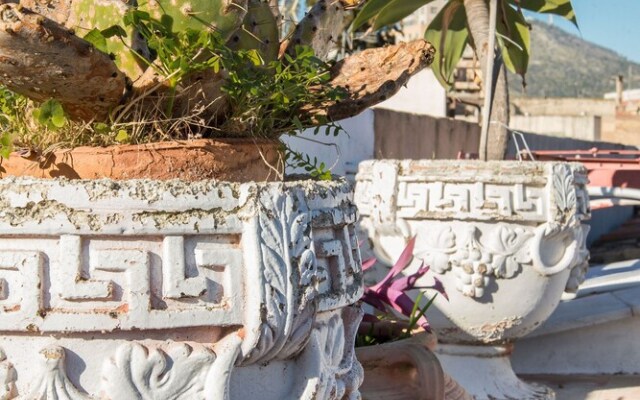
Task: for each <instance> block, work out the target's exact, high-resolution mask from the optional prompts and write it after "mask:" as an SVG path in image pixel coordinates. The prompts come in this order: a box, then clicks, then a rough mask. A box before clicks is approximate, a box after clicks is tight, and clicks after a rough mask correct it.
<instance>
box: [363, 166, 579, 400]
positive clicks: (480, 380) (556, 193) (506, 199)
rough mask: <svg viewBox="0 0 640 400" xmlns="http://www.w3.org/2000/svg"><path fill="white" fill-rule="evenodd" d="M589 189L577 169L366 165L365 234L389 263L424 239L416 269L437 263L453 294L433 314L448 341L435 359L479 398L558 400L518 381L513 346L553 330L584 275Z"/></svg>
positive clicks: (548, 392) (442, 337) (438, 299)
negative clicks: (564, 299)
mask: <svg viewBox="0 0 640 400" xmlns="http://www.w3.org/2000/svg"><path fill="white" fill-rule="evenodd" d="M586 183H587V178H586V170H585V169H584V168H583V167H582V166H580V165H579V164H568V163H551V162H549V163H540V162H518V161H500V162H482V161H427V160H416V161H411V160H404V161H395V160H380V161H365V162H363V163H361V164H360V167H359V172H358V175H357V184H356V195H355V202H356V204H357V205H358V207H359V210H360V213H361V216H362V220H361V228H362V229H363V230H364V231H365V232H366V233H367V234H368V236H369V239H370V244H371V246H372V247H373V250H374V251H375V252H376V254H377V256H378V257H380V258H382V259H386V260H389V261H390V260H394V259H396V257H397V256H398V255H399V254H400V252H401V251H402V249H403V248H404V242H405V241H406V240H408V239H409V238H410V237H412V236H416V245H415V249H414V256H415V259H414V263H413V267H414V268H417V267H418V266H419V264H420V263H421V262H424V263H425V264H426V265H429V266H431V271H432V272H433V273H434V274H435V276H436V277H437V278H438V279H439V280H441V281H442V282H443V284H444V287H445V289H446V291H447V294H448V296H449V301H447V300H446V299H445V298H444V297H442V296H438V297H436V300H435V303H434V305H435V307H432V308H431V309H429V314H428V318H429V320H430V322H431V324H432V327H433V329H434V330H435V332H436V333H437V335H438V339H439V340H440V342H441V344H440V345H439V346H438V348H437V349H436V350H435V352H436V354H437V355H438V357H439V359H440V361H441V363H442V365H443V368H444V370H445V372H447V373H449V374H451V375H452V376H453V378H454V379H456V380H457V381H458V382H460V384H461V385H462V386H463V387H464V388H465V389H466V390H467V391H469V392H470V393H471V394H472V395H474V396H475V397H476V398H477V399H507V398H508V399H552V398H554V397H555V395H554V393H553V391H552V390H551V389H549V388H546V387H543V386H541V385H536V384H528V383H525V382H523V381H521V380H520V379H519V378H518V377H516V375H515V373H514V372H513V370H512V369H511V364H510V361H509V354H510V351H511V346H512V342H513V341H515V340H517V339H518V338H520V337H522V336H524V335H526V334H527V333H529V332H531V331H532V330H534V329H535V328H536V327H537V326H539V325H540V324H541V323H542V322H544V321H545V320H546V319H547V318H548V317H549V315H550V314H551V312H552V311H553V310H554V309H555V308H556V306H557V305H558V303H559V301H560V298H561V296H562V293H563V292H564V291H565V289H569V290H575V289H577V286H578V285H579V283H581V281H582V280H583V279H584V272H585V270H586V267H587V265H588V264H587V261H588V251H587V250H586V248H585V239H586V235H587V232H588V227H587V226H586V225H582V224H581V222H582V221H583V220H585V219H588V218H589V216H590V210H589V203H588V196H587V192H586V190H585V185H586ZM411 271H412V270H411V268H409V269H408V270H407V273H410V272H411ZM422 279H426V280H428V279H429V278H428V277H426V278H422ZM430 283H431V282H429V284H430ZM420 284H421V283H420V282H418V283H417V286H420ZM425 284H427V282H426V281H425Z"/></svg>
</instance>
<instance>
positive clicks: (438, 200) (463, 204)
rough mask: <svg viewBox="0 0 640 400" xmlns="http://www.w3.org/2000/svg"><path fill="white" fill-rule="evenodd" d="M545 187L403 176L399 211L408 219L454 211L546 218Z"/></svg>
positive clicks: (485, 216)
mask: <svg viewBox="0 0 640 400" xmlns="http://www.w3.org/2000/svg"><path fill="white" fill-rule="evenodd" d="M544 190H545V189H544V187H536V186H527V185H524V184H514V185H499V184H489V183H483V182H474V183H467V184H461V183H447V182H419V181H412V180H411V179H410V178H406V177H400V178H398V197H397V211H396V212H397V216H398V217H399V218H405V219H412V218H425V217H431V218H444V217H445V216H447V215H448V214H455V215H456V217H457V218H460V219H465V218H469V219H488V218H494V217H496V216H503V217H510V218H513V217H517V218H520V219H523V220H527V221H546V219H547V209H546V205H545V202H544V201H543V200H542V199H543V193H544Z"/></svg>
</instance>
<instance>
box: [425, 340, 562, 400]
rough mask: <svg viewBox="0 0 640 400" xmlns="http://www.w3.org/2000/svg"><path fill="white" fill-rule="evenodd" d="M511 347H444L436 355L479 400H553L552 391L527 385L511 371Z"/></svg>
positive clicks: (449, 372)
mask: <svg viewBox="0 0 640 400" xmlns="http://www.w3.org/2000/svg"><path fill="white" fill-rule="evenodd" d="M510 354H511V346H510V345H507V346H466V345H456V344H440V345H438V347H437V348H436V355H437V356H438V359H439V360H440V363H441V364H442V367H443V369H444V370H445V371H446V372H447V373H448V374H449V375H451V376H452V377H453V378H454V379H455V380H457V381H458V383H460V385H461V386H462V387H464V388H465V389H466V390H467V391H468V392H469V393H470V394H471V395H472V396H474V398H475V399H476V400H489V399H491V400H498V399H500V400H503V399H504V400H508V399H518V400H533V399H536V400H538V399H539V400H543V399H544V400H553V399H555V398H556V395H555V393H554V391H553V390H551V388H548V387H546V386H544V385H540V384H537V383H526V382H524V381H522V380H521V379H520V378H518V377H517V376H516V374H515V372H513V369H512V368H511V361H510V360H509V355H510Z"/></svg>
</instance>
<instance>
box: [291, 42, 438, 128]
mask: <svg viewBox="0 0 640 400" xmlns="http://www.w3.org/2000/svg"><path fill="white" fill-rule="evenodd" d="M434 55H435V49H434V48H433V46H432V45H431V43H429V42H427V41H425V40H422V39H420V40H414V41H412V42H409V43H400V44H396V45H392V46H386V47H382V48H375V49H368V50H364V51H362V52H360V53H357V54H354V55H352V56H349V57H347V58H345V59H343V60H341V61H339V62H338V63H336V64H335V65H334V66H333V67H332V68H331V86H333V87H342V88H344V89H345V90H346V91H347V98H346V99H343V100H340V101H335V102H331V103H325V104H323V105H322V107H316V108H308V109H303V112H306V113H308V114H310V115H311V116H315V117H318V116H324V117H326V118H328V119H329V120H331V121H337V120H340V119H344V118H349V117H353V116H355V115H357V114H359V113H361V112H362V111H364V110H365V109H367V108H369V107H371V106H373V105H375V104H378V103H380V102H381V101H384V100H386V99H388V98H389V97H391V96H393V95H394V94H396V93H397V92H398V90H400V88H401V87H402V86H403V85H404V84H405V83H407V82H408V81H409V78H411V77H412V76H413V75H415V74H416V73H418V72H420V71H421V70H422V69H424V68H425V67H427V66H429V65H430V64H431V63H432V62H433V59H434ZM312 119H313V117H312Z"/></svg>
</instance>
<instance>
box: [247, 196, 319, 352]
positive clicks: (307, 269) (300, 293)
mask: <svg viewBox="0 0 640 400" xmlns="http://www.w3.org/2000/svg"><path fill="white" fill-rule="evenodd" d="M282 190H283V191H282V192H281V193H282V194H276V193H275V191H272V190H269V191H267V190H265V191H263V192H262V193H260V194H259V195H258V196H257V199H258V210H257V214H258V215H257V216H256V217H254V218H253V219H252V220H251V221H250V222H249V223H248V227H249V229H251V230H252V235H255V242H254V243H251V244H249V243H248V245H249V247H248V248H247V249H246V250H245V251H246V252H253V255H252V257H251V258H250V259H251V260H253V262H256V263H259V265H260V268H255V270H259V271H260V273H259V276H256V277H255V278H256V280H255V281H254V282H251V281H249V285H251V288H249V289H248V290H253V291H255V292H256V293H258V294H259V295H258V296H259V299H258V298H255V297H257V296H256V295H255V294H254V299H253V300H254V301H256V300H257V301H259V304H260V305H259V307H258V309H259V310H260V315H259V316H253V318H255V317H258V318H259V321H260V322H259V326H255V325H254V326H252V325H251V324H252V322H249V324H250V325H249V326H247V332H248V334H247V340H246V343H245V345H244V346H243V353H244V354H245V356H246V358H245V360H244V363H245V364H253V363H258V362H266V361H269V360H272V359H284V358H288V357H291V356H293V355H295V354H297V353H298V352H300V351H301V350H302V349H303V348H304V346H305V345H306V342H307V340H308V338H309V334H310V332H311V329H312V327H313V321H314V318H315V314H316V294H317V277H318V272H317V271H316V258H315V253H314V251H313V242H312V239H311V213H310V211H309V208H308V206H307V204H306V202H305V199H304V197H303V196H301V195H299V194H297V195H296V194H292V193H291V192H289V191H287V190H286V189H284V187H283V188H282ZM256 282H258V283H256ZM250 312H251V311H250ZM248 319H249V321H251V319H252V318H251V316H249V318H248ZM247 346H251V348H250V349H248V348H247Z"/></svg>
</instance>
